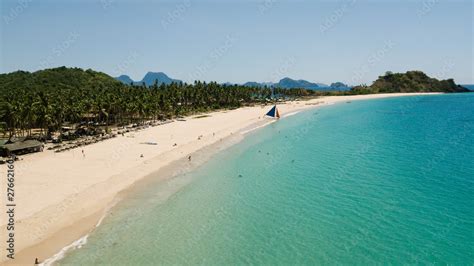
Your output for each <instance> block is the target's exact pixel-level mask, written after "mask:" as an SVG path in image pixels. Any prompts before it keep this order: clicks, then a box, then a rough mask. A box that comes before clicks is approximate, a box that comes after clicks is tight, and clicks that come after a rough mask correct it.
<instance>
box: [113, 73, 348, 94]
mask: <svg viewBox="0 0 474 266" xmlns="http://www.w3.org/2000/svg"><path fill="white" fill-rule="evenodd" d="M115 79H117V80H119V81H121V82H122V83H125V84H128V85H130V84H134V85H142V84H143V83H145V85H147V86H152V85H153V84H155V81H157V82H158V85H161V84H162V83H164V84H170V83H172V82H177V83H179V82H182V81H181V80H179V79H172V78H170V77H168V76H167V75H166V74H165V73H163V72H148V73H146V75H145V76H144V77H143V79H142V80H140V81H134V80H132V79H131V78H130V77H129V76H127V75H121V76H120V77H116V78H115ZM223 84H225V85H232V83H229V82H226V83H223ZM242 85H243V86H246V87H264V86H267V87H275V88H285V89H293V88H302V89H308V90H324V91H329V90H331V91H333V90H350V87H349V86H347V85H346V84H344V83H342V82H335V83H332V84H331V85H326V84H323V83H313V82H309V81H307V80H303V79H299V80H295V79H291V78H288V77H286V78H283V79H281V80H280V81H279V82H278V83H273V82H255V81H249V82H246V83H244V84H242Z"/></svg>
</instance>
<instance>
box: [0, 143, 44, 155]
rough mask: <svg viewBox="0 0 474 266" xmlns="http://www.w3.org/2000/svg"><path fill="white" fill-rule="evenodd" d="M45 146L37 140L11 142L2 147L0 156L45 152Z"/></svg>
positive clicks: (0, 147) (0, 146)
mask: <svg viewBox="0 0 474 266" xmlns="http://www.w3.org/2000/svg"><path fill="white" fill-rule="evenodd" d="M43 148H44V144H43V143H42V142H40V141H37V140H23V141H11V140H8V141H7V142H6V143H5V144H3V145H0V154H2V155H3V156H9V155H11V154H15V155H18V154H25V153H31V152H38V151H43Z"/></svg>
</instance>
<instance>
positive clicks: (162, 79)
mask: <svg viewBox="0 0 474 266" xmlns="http://www.w3.org/2000/svg"><path fill="white" fill-rule="evenodd" d="M115 79H116V80H118V81H121V82H122V83H124V84H128V85H130V84H132V83H133V84H134V85H142V84H143V83H145V85H147V86H152V85H154V84H155V82H157V84H158V86H159V85H161V84H163V83H164V84H171V83H172V82H175V83H181V82H182V81H181V80H179V79H172V78H170V77H168V75H166V74H165V73H163V72H148V73H146V75H145V76H144V77H143V78H142V80H140V81H134V80H132V79H131V78H130V77H129V76H127V75H121V76H120V77H116V78H115Z"/></svg>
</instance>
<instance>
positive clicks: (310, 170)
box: [61, 93, 474, 265]
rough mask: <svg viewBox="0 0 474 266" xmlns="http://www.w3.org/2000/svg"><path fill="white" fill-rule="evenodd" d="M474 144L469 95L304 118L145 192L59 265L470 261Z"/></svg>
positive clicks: (394, 101)
mask: <svg viewBox="0 0 474 266" xmlns="http://www.w3.org/2000/svg"><path fill="white" fill-rule="evenodd" d="M473 137H474V94H472V93H471V94H456V95H439V96H420V97H415V96H414V97H406V98H391V99H383V100H370V101H354V102H352V103H350V104H349V103H343V104H337V105H333V106H328V107H324V108H321V109H313V110H310V111H306V112H303V113H300V114H298V115H295V116H292V117H291V118H286V119H282V120H280V121H278V122H277V123H273V124H272V125H270V126H268V127H265V128H263V129H261V130H258V131H256V132H254V133H252V134H250V135H249V136H248V137H247V138H246V139H245V140H244V141H243V142H241V143H240V144H238V145H236V146H233V147H231V148H229V149H227V150H225V151H224V152H221V153H219V154H217V155H216V156H215V157H214V158H213V159H212V160H211V161H210V162H208V163H206V164H205V165H204V166H202V167H200V168H199V169H197V170H196V171H193V172H192V173H190V174H187V175H183V176H179V177H176V178H175V179H173V180H172V181H170V182H165V183H163V182H161V183H159V182H151V183H149V184H147V185H146V186H144V188H141V189H139V190H138V192H137V193H134V194H133V197H131V198H130V199H128V200H126V201H124V202H122V203H121V204H120V206H118V207H117V208H115V209H114V211H113V212H112V214H111V215H110V216H109V217H108V218H106V219H105V220H104V222H103V224H102V225H101V226H100V227H99V228H98V229H97V230H96V231H95V232H94V233H93V234H92V235H91V236H90V237H89V239H88V243H87V244H86V245H84V246H83V247H82V248H81V249H77V250H75V251H72V252H71V253H68V255H67V256H66V258H65V259H64V260H62V261H61V263H64V264H82V265H92V264H121V265H123V264H135V265H145V264H147V265H152V264H161V265H228V264H239V265H242V264H253V265H289V264H291V265H295V264H296V265H303V264H359V265H366V264H369V265H372V264H382V263H383V264H407V263H410V264H427V263H430V264H432V263H435V264H446V263H448V264H455V265H472V264H473V263H474V255H473V253H474V193H473V192H474V139H473ZM176 188H179V189H178V192H176V193H174V194H172V195H168V194H167V191H169V190H170V189H172V190H174V189H176Z"/></svg>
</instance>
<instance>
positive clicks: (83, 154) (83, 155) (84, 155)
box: [82, 150, 86, 158]
mask: <svg viewBox="0 0 474 266" xmlns="http://www.w3.org/2000/svg"><path fill="white" fill-rule="evenodd" d="M82 158H86V154H85V153H84V150H82Z"/></svg>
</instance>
